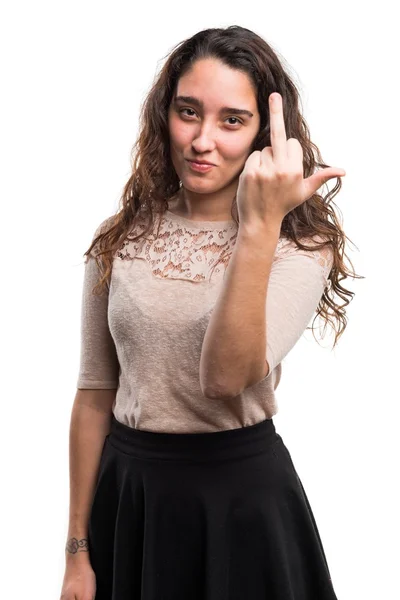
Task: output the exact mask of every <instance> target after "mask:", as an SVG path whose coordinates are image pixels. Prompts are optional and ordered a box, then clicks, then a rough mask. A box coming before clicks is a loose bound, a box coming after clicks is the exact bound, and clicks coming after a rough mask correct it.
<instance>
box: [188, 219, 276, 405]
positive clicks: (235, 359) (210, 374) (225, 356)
mask: <svg viewBox="0 0 400 600" xmlns="http://www.w3.org/2000/svg"><path fill="white" fill-rule="evenodd" d="M280 227H281V223H276V224H271V225H270V226H269V227H268V228H265V229H264V228H263V229H258V230H256V231H253V232H249V231H247V230H246V229H245V228H242V229H241V228H240V226H239V231H238V237H237V239H236V243H235V247H234V249H233V253H232V256H231V258H230V261H229V265H228V267H227V271H226V273H225V279H224V283H223V287H222V289H221V293H220V295H219V297H218V300H217V303H216V305H215V307H214V310H213V312H212V314H211V317H210V321H209V324H208V327H207V330H206V333H205V336H204V340H203V346H202V352H201V358H200V382H201V387H202V390H203V393H204V394H205V395H206V396H208V397H223V396H228V397H230V396H235V395H237V394H239V393H240V392H241V391H242V390H243V389H244V388H245V387H247V386H249V385H253V384H254V383H256V382H257V381H260V380H261V379H262V377H263V372H264V370H265V366H266V348H267V340H266V329H267V327H266V299H267V288H268V281H269V276H270V272H271V267H272V262H273V257H274V253H275V249H276V246H277V243H278V240H279V234H280Z"/></svg>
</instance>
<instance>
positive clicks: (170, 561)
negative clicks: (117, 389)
mask: <svg viewBox="0 0 400 600" xmlns="http://www.w3.org/2000/svg"><path fill="white" fill-rule="evenodd" d="M88 541H89V556H90V560H91V563H92V567H93V570H94V572H95V575H96V585H97V591H96V597H95V600H200V599H201V600H337V596H336V594H335V591H334V589H333V585H332V581H331V577H330V573H329V569H328V564H327V559H326V556H325V552H324V549H323V546H322V542H321V539H320V535H319V532H318V529H317V525H316V522H315V519H314V516H313V513H312V510H311V507H310V504H309V501H308V499H307V496H306V493H305V491H304V488H303V485H302V483H301V481H300V478H299V476H298V475H297V472H296V470H295V467H294V464H293V462H292V459H291V456H290V453H289V451H288V450H287V448H286V446H285V444H284V442H283V440H282V438H281V436H280V435H279V434H278V433H277V432H276V431H275V425H274V423H273V420H272V419H267V420H265V421H262V422H260V423H257V424H256V425H252V426H249V427H242V428H239V429H230V430H225V431H217V432H211V433H208V432H207V433H183V434H182V433H159V432H150V431H143V430H138V429H134V428H132V427H129V426H127V425H125V424H123V423H120V422H119V421H117V420H116V419H115V417H114V416H113V420H112V426H111V431H110V433H109V435H108V436H107V437H106V439H105V442H104V447H103V451H102V455H101V461H100V469H99V473H98V476H97V482H96V487H95V493H94V496H93V502H92V507H91V512H90V517H89V532H88Z"/></svg>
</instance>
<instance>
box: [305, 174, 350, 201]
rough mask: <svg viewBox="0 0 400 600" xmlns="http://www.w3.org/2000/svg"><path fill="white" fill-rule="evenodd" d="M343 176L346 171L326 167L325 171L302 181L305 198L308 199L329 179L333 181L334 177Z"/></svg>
mask: <svg viewBox="0 0 400 600" xmlns="http://www.w3.org/2000/svg"><path fill="white" fill-rule="evenodd" d="M345 175H346V171H345V170H344V169H338V168H335V167H327V168H326V169H321V170H320V171H317V172H316V173H314V174H313V175H311V176H310V177H307V179H305V180H304V184H305V188H306V194H307V198H310V197H311V196H312V195H313V194H315V192H316V191H317V190H318V189H319V188H320V187H321V185H324V183H326V182H327V181H329V179H333V178H334V177H344V176H345Z"/></svg>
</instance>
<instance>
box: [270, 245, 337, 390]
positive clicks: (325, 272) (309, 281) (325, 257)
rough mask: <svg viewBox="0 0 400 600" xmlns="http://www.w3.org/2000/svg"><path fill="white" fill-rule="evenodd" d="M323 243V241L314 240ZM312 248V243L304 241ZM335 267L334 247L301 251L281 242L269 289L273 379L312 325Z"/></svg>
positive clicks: (294, 246)
mask: <svg viewBox="0 0 400 600" xmlns="http://www.w3.org/2000/svg"><path fill="white" fill-rule="evenodd" d="M314 240H315V241H318V242H320V241H321V238H314ZM303 243H304V245H307V246H313V245H314V242H313V241H312V240H307V241H306V242H303ZM332 264H333V252H332V249H331V247H329V246H325V247H323V248H322V249H320V250H312V251H306V250H301V249H300V248H298V247H297V246H296V244H295V243H294V242H293V241H292V240H286V239H281V240H279V242H278V248H277V252H276V255H275V258H274V261H273V264H272V268H271V273H270V277H269V282H268V289H267V305H266V322H267V333H266V337H267V352H266V359H267V362H268V364H269V371H268V374H267V375H266V377H264V379H267V378H268V377H270V375H271V373H272V371H273V369H274V368H275V367H276V366H277V365H278V364H279V363H280V362H281V361H282V360H283V359H284V358H285V356H287V354H288V353H289V352H290V350H291V349H292V348H293V347H294V345H295V344H296V342H297V341H298V340H299V339H300V337H301V336H302V334H303V333H304V331H305V330H306V328H307V326H308V325H309V324H310V321H311V318H312V317H313V315H314V313H315V311H316V309H317V307H318V304H319V302H320V299H321V297H322V294H323V292H324V289H325V287H326V286H327V285H328V277H329V273H330V271H331V268H332Z"/></svg>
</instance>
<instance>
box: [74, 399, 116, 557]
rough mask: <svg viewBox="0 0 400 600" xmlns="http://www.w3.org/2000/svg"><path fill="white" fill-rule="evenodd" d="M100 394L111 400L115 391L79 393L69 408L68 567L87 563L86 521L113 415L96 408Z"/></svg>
mask: <svg viewBox="0 0 400 600" xmlns="http://www.w3.org/2000/svg"><path fill="white" fill-rule="evenodd" d="M101 394H104V396H106V397H108V398H109V399H110V400H111V399H112V395H113V394H114V395H115V390H78V392H77V397H76V400H75V402H74V405H73V408H72V413H71V424H70V435H69V474H70V504H69V529H68V537H67V543H66V546H65V554H66V562H67V564H68V563H70V562H73V563H75V562H76V561H85V560H89V551H90V548H89V547H88V539H87V537H88V520H89V514H90V508H91V503H92V499H93V494H94V489H95V484H96V479H97V474H98V469H99V463H100V457H101V452H102V449H103V444H104V439H105V437H106V435H107V434H108V433H109V431H110V425H111V416H112V415H111V411H110V410H107V409H106V408H101V407H99V406H96V404H95V402H94V398H95V397H97V398H98V397H99V395H101ZM96 395H97V396H96ZM108 404H109V403H108Z"/></svg>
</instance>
